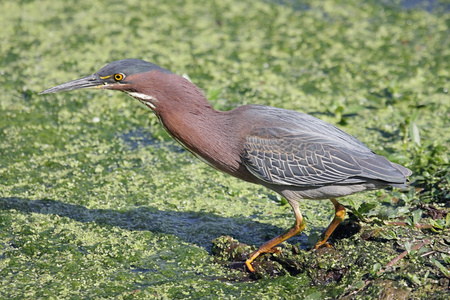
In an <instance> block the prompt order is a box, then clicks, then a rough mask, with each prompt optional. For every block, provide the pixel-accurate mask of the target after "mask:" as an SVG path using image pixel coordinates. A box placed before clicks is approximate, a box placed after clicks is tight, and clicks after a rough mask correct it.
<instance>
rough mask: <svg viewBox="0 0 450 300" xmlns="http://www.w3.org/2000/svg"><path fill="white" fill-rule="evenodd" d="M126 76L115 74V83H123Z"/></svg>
mask: <svg viewBox="0 0 450 300" xmlns="http://www.w3.org/2000/svg"><path fill="white" fill-rule="evenodd" d="M124 77H125V76H124V75H123V74H122V73H117V74H114V80H115V81H121V80H122V79H123V78H124Z"/></svg>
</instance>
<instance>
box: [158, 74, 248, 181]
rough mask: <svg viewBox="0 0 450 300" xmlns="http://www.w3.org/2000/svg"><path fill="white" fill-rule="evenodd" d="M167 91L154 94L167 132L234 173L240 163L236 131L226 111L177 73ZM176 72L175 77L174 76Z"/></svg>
mask: <svg viewBox="0 0 450 300" xmlns="http://www.w3.org/2000/svg"><path fill="white" fill-rule="evenodd" d="M169 76H170V77H172V76H173V77H174V78H171V80H173V81H174V82H173V85H172V87H171V88H170V92H168V90H166V91H165V92H162V91H161V92H160V93H159V94H157V95H156V98H157V99H158V103H157V106H156V108H155V109H154V111H155V113H156V115H157V116H158V118H159V119H160V121H161V123H162V125H163V126H164V127H165V129H166V130H167V132H168V133H169V134H170V135H171V136H172V137H173V138H174V139H175V140H176V141H178V142H179V143H180V144H181V145H183V147H184V148H186V149H187V150H189V151H190V152H191V153H193V154H194V155H195V156H197V157H198V158H200V159H201V160H203V161H204V162H206V163H207V164H209V165H211V166H213V167H214V168H216V169H219V170H221V171H223V172H226V173H229V174H231V175H235V174H236V173H237V170H238V169H239V168H240V167H241V164H240V155H239V149H238V147H237V144H238V141H237V139H238V134H237V133H236V132H234V130H235V129H236V128H235V126H233V125H234V124H232V123H233V119H232V118H231V116H230V114H229V113H228V112H221V111H217V110H215V109H214V108H213V107H212V106H211V104H210V103H209V102H208V100H207V99H206V97H205V96H204V94H203V93H202V92H201V91H200V90H199V89H198V88H197V87H196V86H195V85H194V84H192V83H191V82H189V81H187V80H186V79H184V78H181V77H178V76H176V75H168V76H166V78H168V77H169ZM175 76H176V77H175ZM166 83H167V81H166Z"/></svg>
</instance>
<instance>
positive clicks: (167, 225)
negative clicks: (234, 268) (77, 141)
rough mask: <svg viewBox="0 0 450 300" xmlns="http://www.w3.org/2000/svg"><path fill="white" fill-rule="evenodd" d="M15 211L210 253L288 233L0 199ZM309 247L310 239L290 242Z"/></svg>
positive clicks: (210, 217)
mask: <svg viewBox="0 0 450 300" xmlns="http://www.w3.org/2000/svg"><path fill="white" fill-rule="evenodd" d="M9 209H14V210H17V211H21V212H24V213H39V214H48V215H58V216H61V217H67V218H70V219H72V220H75V221H78V222H83V223H87V222H95V223H97V224H99V225H107V226H117V227H120V228H122V229H126V230H130V231H150V232H154V233H162V234H171V235H174V236H176V237H178V238H180V239H181V240H183V241H185V242H188V243H193V244H196V245H197V246H200V247H203V248H205V249H206V250H207V251H208V252H210V251H211V245H212V244H211V241H212V240H213V239H214V238H217V237H219V236H222V235H229V236H232V237H233V238H236V239H238V240H239V241H240V242H242V243H245V244H249V245H257V246H259V245H261V244H263V243H264V242H266V241H268V240H269V239H271V238H273V237H275V236H276V235H279V234H281V233H283V232H284V231H285V229H282V228H279V227H276V226H272V225H268V224H263V223H259V222H256V221H253V220H252V219H250V218H246V217H230V218H228V217H221V216H217V215H215V214H212V213H205V212H178V211H161V210H158V209H156V208H152V207H138V208H136V209H131V210H128V211H116V210H112V209H88V208H86V207H84V206H81V205H74V204H68V203H64V202H61V201H58V200H49V199H41V200H30V199H24V198H17V197H6V198H5V197H3V198H0V210H9ZM289 242H290V243H295V242H300V244H301V245H303V246H306V245H307V243H308V242H307V237H305V236H304V235H303V236H299V237H296V238H293V239H292V240H290V241H289Z"/></svg>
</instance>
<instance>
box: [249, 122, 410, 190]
mask: <svg viewBox="0 0 450 300" xmlns="http://www.w3.org/2000/svg"><path fill="white" fill-rule="evenodd" d="M349 136H350V135H349ZM361 144H362V143H361ZM244 149H245V150H244V153H243V161H244V164H245V166H246V167H247V169H248V170H249V171H250V172H251V173H252V174H253V175H255V176H256V177H258V178H259V179H261V180H263V181H265V182H268V183H273V184H279V185H295V186H305V187H306V186H322V185H330V184H347V183H349V184H351V183H361V182H365V181H367V180H368V179H375V180H382V181H386V182H387V183H394V184H399V185H403V184H404V183H405V176H404V174H403V173H402V172H400V171H399V170H398V169H397V168H396V167H395V166H394V165H395V164H392V163H391V162H390V161H388V160H387V159H386V158H384V157H382V156H379V155H376V154H375V153H373V152H372V151H370V149H368V148H367V147H365V146H364V147H362V148H361V149H359V150H361V151H354V148H353V149H351V150H350V149H349V151H346V149H345V143H342V142H340V141H336V140H335V139H333V138H332V137H328V136H324V135H320V134H317V132H315V133H309V132H298V133H292V131H287V130H283V129H278V130H277V129H270V130H266V129H259V130H254V131H253V132H252V134H251V135H250V136H248V137H247V140H246V142H245V145H244Z"/></svg>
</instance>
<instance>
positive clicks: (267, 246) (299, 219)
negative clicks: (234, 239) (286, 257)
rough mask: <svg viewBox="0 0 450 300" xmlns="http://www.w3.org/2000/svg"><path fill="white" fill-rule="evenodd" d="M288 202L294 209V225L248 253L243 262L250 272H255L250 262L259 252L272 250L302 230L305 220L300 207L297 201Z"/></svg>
mask: <svg viewBox="0 0 450 300" xmlns="http://www.w3.org/2000/svg"><path fill="white" fill-rule="evenodd" d="M289 203H290V204H291V206H292V208H293V209H294V214H295V225H294V227H292V228H291V229H290V230H289V231H288V232H286V233H285V234H282V235H280V236H277V237H276V238H274V239H271V240H270V241H268V242H266V243H264V244H263V245H262V246H261V247H259V249H258V250H257V251H255V252H253V253H252V254H250V257H249V258H248V259H247V260H246V262H245V264H246V265H247V268H248V269H249V271H250V272H255V269H253V267H252V265H251V263H252V262H253V261H254V260H255V258H257V257H258V256H259V255H260V254H262V253H267V252H274V251H273V249H272V248H273V247H275V246H276V245H278V244H280V243H282V242H284V241H285V240H287V239H288V238H290V237H293V236H294V235H297V234H299V233H300V232H302V231H303V229H305V222H304V221H303V216H302V213H301V212H300V208H299V205H298V202H297V201H292V202H289Z"/></svg>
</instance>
